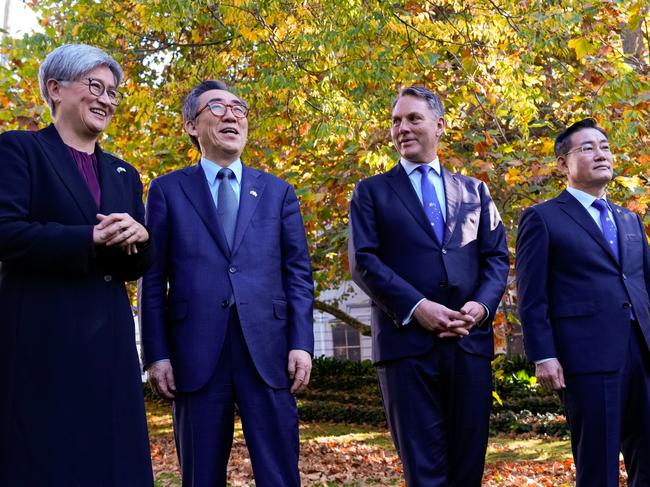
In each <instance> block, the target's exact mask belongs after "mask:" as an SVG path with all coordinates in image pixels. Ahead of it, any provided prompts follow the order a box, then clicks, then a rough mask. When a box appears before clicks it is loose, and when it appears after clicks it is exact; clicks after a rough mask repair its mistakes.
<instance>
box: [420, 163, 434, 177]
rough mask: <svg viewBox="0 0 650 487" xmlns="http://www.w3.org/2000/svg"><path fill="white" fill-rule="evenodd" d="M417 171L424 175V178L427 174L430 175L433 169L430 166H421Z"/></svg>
mask: <svg viewBox="0 0 650 487" xmlns="http://www.w3.org/2000/svg"><path fill="white" fill-rule="evenodd" d="M417 169H418V171H420V172H421V173H422V176H426V175H427V174H429V170H430V169H431V167H430V166H429V165H428V164H420V165H419V166H418V167H417Z"/></svg>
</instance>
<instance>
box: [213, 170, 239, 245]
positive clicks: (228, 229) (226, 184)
mask: <svg viewBox="0 0 650 487" xmlns="http://www.w3.org/2000/svg"><path fill="white" fill-rule="evenodd" d="M234 177H235V173H234V172H232V169H229V168H227V167H224V168H222V169H220V170H219V172H218V173H217V178H218V179H221V182H220V183H219V189H218V190H217V214H218V215H219V217H220V219H221V225H223V233H225V234H226V239H227V240H228V247H230V250H232V244H233V239H234V238H235V224H236V223H237V210H238V209H239V208H238V206H239V205H238V203H237V195H236V194H235V191H234V190H233V189H232V186H231V185H230V181H229V179H233V178H234Z"/></svg>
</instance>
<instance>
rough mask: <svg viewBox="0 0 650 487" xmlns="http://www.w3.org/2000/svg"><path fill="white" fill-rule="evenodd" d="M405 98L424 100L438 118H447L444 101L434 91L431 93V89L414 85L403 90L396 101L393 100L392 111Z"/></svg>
mask: <svg viewBox="0 0 650 487" xmlns="http://www.w3.org/2000/svg"><path fill="white" fill-rule="evenodd" d="M403 96H414V97H415V98H422V99H423V100H425V101H426V102H427V105H429V108H430V109H431V111H432V112H433V113H434V114H435V116H436V117H444V116H445V108H444V107H443V106H442V101H441V100H440V97H439V96H438V95H436V94H435V93H434V92H433V91H431V90H430V89H429V88H425V87H424V86H418V85H413V86H409V87H407V88H404V89H402V90H401V91H400V92H399V94H398V95H397V97H396V98H395V100H393V104H392V105H391V109H393V108H395V105H396V104H397V102H398V101H399V99H400V98H402V97H403Z"/></svg>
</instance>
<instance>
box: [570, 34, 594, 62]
mask: <svg viewBox="0 0 650 487" xmlns="http://www.w3.org/2000/svg"><path fill="white" fill-rule="evenodd" d="M569 47H570V48H571V49H573V50H574V51H575V52H576V57H577V58H578V59H582V58H583V57H585V56H586V55H587V54H590V53H592V52H593V51H594V45H593V44H592V43H591V42H589V41H588V40H587V39H585V38H584V37H576V38H575V39H571V40H570V41H569Z"/></svg>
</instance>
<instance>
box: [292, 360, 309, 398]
mask: <svg viewBox="0 0 650 487" xmlns="http://www.w3.org/2000/svg"><path fill="white" fill-rule="evenodd" d="M288 371H289V378H290V379H291V380H292V381H293V384H292V385H291V394H295V393H296V392H300V391H302V390H303V389H305V387H307V384H309V376H310V375H311V355H309V353H307V352H305V351H304V350H291V351H290V352H289V366H288Z"/></svg>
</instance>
